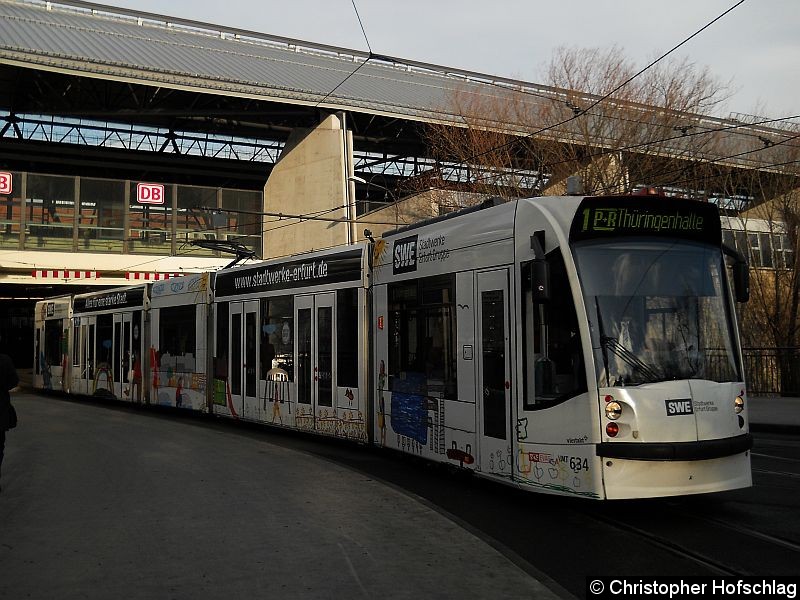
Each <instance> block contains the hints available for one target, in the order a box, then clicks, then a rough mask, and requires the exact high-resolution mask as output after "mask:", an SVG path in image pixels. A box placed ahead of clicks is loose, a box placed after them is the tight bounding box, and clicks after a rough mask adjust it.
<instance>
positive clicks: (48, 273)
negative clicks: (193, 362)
mask: <svg viewBox="0 0 800 600" xmlns="http://www.w3.org/2000/svg"><path fill="white" fill-rule="evenodd" d="M31 277H34V278H36V279H97V277H98V274H97V271H68V270H63V269H36V270H34V271H33V273H31Z"/></svg>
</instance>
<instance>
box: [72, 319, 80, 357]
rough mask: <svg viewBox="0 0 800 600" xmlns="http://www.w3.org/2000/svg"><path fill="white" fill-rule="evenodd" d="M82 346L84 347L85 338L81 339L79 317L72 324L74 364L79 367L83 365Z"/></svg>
mask: <svg viewBox="0 0 800 600" xmlns="http://www.w3.org/2000/svg"><path fill="white" fill-rule="evenodd" d="M81 348H83V340H82V339H81V324H80V321H79V320H78V319H75V321H74V322H73V324H72V366H73V367H79V366H80V365H81V352H80V351H81Z"/></svg>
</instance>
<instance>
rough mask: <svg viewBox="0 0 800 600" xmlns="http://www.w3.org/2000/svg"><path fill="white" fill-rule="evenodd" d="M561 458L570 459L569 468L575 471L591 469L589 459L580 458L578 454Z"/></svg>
mask: <svg viewBox="0 0 800 600" xmlns="http://www.w3.org/2000/svg"><path fill="white" fill-rule="evenodd" d="M561 459H562V460H563V461H564V462H566V461H567V460H569V468H570V469H572V472H573V473H580V472H581V471H588V470H589V459H588V458H580V457H578V456H563V457H561Z"/></svg>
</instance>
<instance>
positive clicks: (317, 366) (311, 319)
mask: <svg viewBox="0 0 800 600" xmlns="http://www.w3.org/2000/svg"><path fill="white" fill-rule="evenodd" d="M294 310H295V315H294V317H295V323H297V335H296V336H295V356H296V357H297V362H296V365H297V367H296V377H297V418H296V424H297V426H298V427H301V428H304V429H316V430H318V431H322V432H325V433H335V431H328V429H329V428H334V427H335V418H334V417H335V408H334V390H335V389H336V371H335V369H334V365H335V364H336V363H335V361H334V357H335V356H336V341H335V336H334V332H335V323H336V293H335V292H330V293H323V294H310V295H306V296H297V297H296V298H295V309H294Z"/></svg>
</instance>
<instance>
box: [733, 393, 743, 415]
mask: <svg viewBox="0 0 800 600" xmlns="http://www.w3.org/2000/svg"><path fill="white" fill-rule="evenodd" d="M733 410H734V412H735V413H736V414H737V415H738V414H739V413H740V412H742V411H743V410H744V398H742V397H741V396H736V400H734V401H733Z"/></svg>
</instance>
